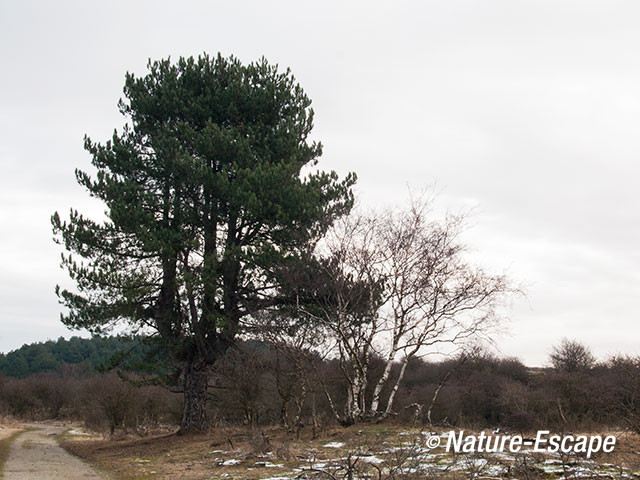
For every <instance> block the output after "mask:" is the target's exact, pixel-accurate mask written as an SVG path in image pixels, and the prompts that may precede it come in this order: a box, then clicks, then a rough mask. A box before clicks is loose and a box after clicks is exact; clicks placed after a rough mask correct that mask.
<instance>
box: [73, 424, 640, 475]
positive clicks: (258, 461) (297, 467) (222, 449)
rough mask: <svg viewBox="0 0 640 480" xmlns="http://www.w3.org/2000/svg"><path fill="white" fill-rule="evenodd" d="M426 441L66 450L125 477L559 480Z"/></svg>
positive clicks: (258, 438) (386, 431)
mask: <svg viewBox="0 0 640 480" xmlns="http://www.w3.org/2000/svg"><path fill="white" fill-rule="evenodd" d="M309 433H310V432H309ZM424 438H425V437H424V436H422V435H421V434H420V431H419V430H417V429H412V428H406V427H399V426H380V425H366V426H356V427H350V428H335V429H330V430H327V431H325V432H324V433H323V435H322V437H321V438H318V439H315V440H314V439H312V438H310V436H303V438H301V439H300V440H297V441H296V440H293V439H292V438H291V436H290V435H288V434H287V432H285V431H283V430H282V429H278V428H268V429H264V430H261V431H259V432H257V433H256V434H255V435H253V436H252V435H250V434H249V433H248V432H247V431H246V430H242V429H233V428H229V429H218V430H216V431H212V432H209V433H206V434H200V435H197V434H192V435H185V436H178V435H175V434H170V435H157V436H153V437H147V438H143V439H139V438H138V439H131V438H129V439H121V440H87V439H86V438H75V439H68V440H65V441H63V443H62V446H63V447H64V448H66V449H67V450H68V451H70V452H71V453H74V454H75V455H78V456H79V457H81V458H83V459H85V460H87V461H89V462H90V463H93V464H94V465H95V466H97V467H98V468H100V469H102V470H105V471H107V472H111V473H112V474H114V477H115V478H122V479H126V480H131V479H160V478H167V479H169V478H190V479H226V480H258V479H269V478H291V479H294V478H297V477H298V478H313V479H318V480H320V479H322V480H324V479H331V478H336V479H341V478H347V474H346V471H347V470H346V469H347V467H348V465H349V463H352V464H355V467H354V469H355V471H356V472H357V474H358V475H357V476H359V477H363V476H364V475H371V476H370V477H367V478H381V479H385V478H386V479H389V480H396V479H402V480H413V479H417V478H420V479H421V480H426V479H429V478H439V479H447V480H454V479H456V480H457V479H467V478H472V477H471V476H470V475H472V474H473V478H503V477H504V478H518V479H520V478H522V479H534V478H539V479H552V478H559V477H558V476H557V475H556V476H554V475H549V474H547V473H545V471H544V470H542V469H540V468H539V467H537V466H535V465H534V464H533V463H532V462H542V461H544V458H542V456H541V458H538V459H537V460H536V459H534V458H533V457H531V456H529V457H527V458H524V457H522V458H519V459H516V460H515V461H514V462H512V463H511V466H510V467H508V468H507V467H505V469H504V471H503V473H501V474H500V473H491V471H492V468H494V469H495V467H498V466H500V465H502V466H504V465H506V464H505V463H504V462H502V461H498V460H497V459H495V458H493V459H492V458H490V457H484V458H481V457H466V458H465V457H463V456H462V455H459V456H457V457H456V456H455V455H449V454H444V452H442V449H440V450H438V451H431V452H429V451H427V452H425V449H424V448H422V447H423V446H424ZM328 445H331V446H328ZM639 451H640V437H639V436H637V435H633V434H625V435H621V436H619V441H618V445H617V446H616V451H615V452H614V453H613V454H610V455H608V456H600V457H599V458H597V460H598V461H599V462H602V463H613V464H616V465H621V466H624V467H626V468H628V469H630V470H631V471H632V472H636V471H638V467H639V465H638V462H639V460H640V455H638V453H637V452H639ZM372 460H374V461H373V462H372ZM376 462H379V463H376ZM483 462H484V463H483ZM394 469H395V471H394ZM474 469H475V471H474V472H472V470H474ZM305 471H306V476H305V475H304V472H305ZM493 471H494V472H495V470H493ZM390 472H391V474H390ZM394 472H395V473H394ZM627 472H628V473H629V471H627ZM379 473H380V476H378V474H379ZM354 478H355V476H354ZM603 478H611V477H603ZM633 478H636V477H633ZM638 478H640V476H639V477H638Z"/></svg>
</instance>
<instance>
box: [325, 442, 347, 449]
mask: <svg viewBox="0 0 640 480" xmlns="http://www.w3.org/2000/svg"><path fill="white" fill-rule="evenodd" d="M323 447H324V448H340V447H344V442H329V443H325V444H324V445H323Z"/></svg>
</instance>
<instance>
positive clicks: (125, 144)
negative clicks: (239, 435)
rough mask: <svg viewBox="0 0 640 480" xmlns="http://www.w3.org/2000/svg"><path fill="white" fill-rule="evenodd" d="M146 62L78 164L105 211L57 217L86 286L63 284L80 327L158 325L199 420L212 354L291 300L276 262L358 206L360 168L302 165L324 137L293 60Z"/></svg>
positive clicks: (190, 420) (192, 424)
mask: <svg viewBox="0 0 640 480" xmlns="http://www.w3.org/2000/svg"><path fill="white" fill-rule="evenodd" d="M148 70H149V71H148V73H147V74H146V75H145V76H143V77H136V76H135V75H133V74H127V76H126V81H125V87H124V97H125V98H124V99H122V100H121V101H120V104H119V106H120V111H121V113H122V114H123V115H124V116H125V117H126V118H127V119H128V123H127V124H126V125H125V127H124V128H123V129H122V131H121V132H117V131H116V132H115V133H114V135H113V137H112V139H111V140H110V141H107V142H106V143H103V144H102V143H97V142H94V141H92V140H91V139H89V138H85V148H86V150H87V151H88V152H89V153H90V154H91V156H92V164H93V166H94V167H95V169H96V173H95V175H90V174H89V173H86V172H85V171H82V170H77V171H76V177H77V180H78V182H79V184H80V185H82V186H83V187H85V188H86V190H87V191H88V192H89V194H90V195H91V196H93V197H96V198H98V199H99V200H101V201H103V202H104V204H105V205H106V207H107V210H106V219H105V220H104V221H98V220H93V219H90V218H87V217H85V216H83V215H82V214H81V213H79V212H78V211H77V210H71V213H70V215H69V218H68V219H67V220H63V219H62V218H61V217H60V215H59V214H58V213H57V212H56V213H55V214H54V215H53V217H52V223H53V229H54V233H55V234H56V239H57V241H58V242H60V243H61V244H63V245H64V247H65V249H66V250H67V252H68V253H67V254H63V257H62V264H63V267H64V268H66V269H67V271H68V273H69V275H70V276H71V278H72V279H73V280H75V284H76V286H77V289H75V290H68V289H65V290H63V289H60V288H58V289H57V292H58V294H59V296H60V298H61V301H62V303H63V304H64V305H66V306H67V307H68V312H67V313H65V314H63V316H62V321H63V322H64V323H65V324H66V325H68V326H70V327H75V328H86V329H88V330H90V331H92V332H94V333H101V332H103V331H105V330H108V329H109V328H110V327H113V326H115V325H119V324H120V325H121V324H127V325H129V326H130V327H132V329H133V330H135V331H138V330H143V331H145V332H149V331H153V332H156V335H155V338H156V339H157V340H158V341H159V342H161V343H162V346H163V348H166V349H167V351H168V352H170V354H171V357H172V359H173V360H174V362H175V364H176V365H177V366H179V368H180V370H181V374H182V376H181V378H182V379H183V387H184V392H185V410H184V416H183V422H182V428H183V429H185V430H186V429H192V428H196V429H201V428H203V427H204V424H205V413H204V412H205V405H204V404H205V400H206V388H207V368H208V366H209V365H211V364H213V363H214V362H215V361H216V359H218V358H219V357H220V356H221V355H222V354H223V353H224V351H225V350H226V349H227V348H229V346H230V345H232V343H233V341H234V339H235V338H236V336H237V335H238V334H240V333H241V332H242V328H243V324H242V318H243V317H245V316H247V315H251V314H255V313H257V312H258V311H260V310H261V309H264V308H266V307H268V306H271V305H273V304H276V303H278V302H286V299H283V298H279V297H278V295H277V288H276V287H277V285H278V281H279V280H278V274H277V273H278V270H279V265H281V264H283V263H286V262H294V261H297V259H298V258H301V257H302V256H303V255H302V253H303V252H305V251H308V250H309V248H311V247H310V246H312V245H313V244H314V243H315V241H317V239H319V238H320V237H321V236H322V234H323V232H324V231H325V230H326V229H327V228H328V227H329V226H330V225H331V224H332V222H333V220H334V219H335V218H337V217H338V216H340V215H342V214H344V213H347V212H348V211H349V209H350V208H351V206H352V203H353V197H352V193H351V190H350V188H351V186H352V185H353V183H354V182H355V175H353V174H350V175H348V176H347V178H345V179H343V180H340V179H339V178H338V176H337V174H336V173H335V172H329V173H326V172H322V171H310V172H309V173H307V174H306V175H303V171H302V170H303V168H305V167H314V166H315V165H316V164H317V161H318V158H319V156H320V155H321V152H322V146H321V144H320V143H317V142H313V141H310V139H309V134H310V132H311V129H312V127H313V110H312V109H311V108H310V105H311V101H310V99H309V98H308V97H307V96H306V95H305V93H304V92H303V90H302V88H301V87H300V86H299V85H298V84H297V83H296V81H295V79H294V77H293V75H292V74H291V73H290V71H289V70H286V71H285V72H280V71H279V70H278V67H277V66H272V65H270V64H269V63H268V62H267V61H266V60H265V59H262V60H260V61H258V62H255V63H251V64H249V65H243V64H242V63H241V62H240V61H239V60H238V59H236V58H234V57H229V58H225V57H222V56H220V55H218V56H217V57H215V58H212V57H209V56H208V55H203V56H200V57H198V58H197V59H194V58H180V59H179V60H178V61H177V62H175V63H173V62H172V61H171V60H170V59H167V60H161V61H156V62H151V61H150V62H149V64H148ZM310 170H311V169H310Z"/></svg>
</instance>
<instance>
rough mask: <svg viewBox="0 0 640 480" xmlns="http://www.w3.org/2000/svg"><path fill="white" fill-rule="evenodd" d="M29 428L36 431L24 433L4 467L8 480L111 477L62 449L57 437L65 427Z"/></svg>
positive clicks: (69, 479)
mask: <svg viewBox="0 0 640 480" xmlns="http://www.w3.org/2000/svg"><path fill="white" fill-rule="evenodd" d="M29 427H32V428H35V429H36V430H33V431H28V432H25V433H22V434H21V435H20V436H18V438H17V439H16V440H15V441H14V442H13V445H11V450H10V452H9V458H8V459H7V462H6V463H5V465H4V480H31V479H33V480H42V479H52V480H56V479H65V480H76V479H85V478H96V479H106V478H107V477H105V476H104V475H101V474H98V473H96V472H95V470H93V469H92V468H91V467H90V466H89V465H87V464H86V463H84V462H83V461H82V460H80V459H79V458H76V457H74V456H73V455H70V454H69V453H67V452H65V451H64V450H63V449H62V448H60V447H59V446H58V443H57V442H56V437H55V436H56V435H57V434H59V433H63V432H64V431H65V430H66V428H65V427H57V426H52V425H29Z"/></svg>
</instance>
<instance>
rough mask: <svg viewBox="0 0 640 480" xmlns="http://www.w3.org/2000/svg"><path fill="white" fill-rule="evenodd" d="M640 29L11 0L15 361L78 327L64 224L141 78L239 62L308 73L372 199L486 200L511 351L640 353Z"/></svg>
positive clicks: (464, 7) (5, 94)
mask: <svg viewBox="0 0 640 480" xmlns="http://www.w3.org/2000/svg"><path fill="white" fill-rule="evenodd" d="M638 25H640V3H638V2H635V1H628V2H617V1H613V0H604V1H598V2H593V1H585V0H580V1H558V0H553V1H544V0H533V1H517V0H504V1H492V0H482V1H455V0H446V1H439V2H428V1H427V2H417V1H415V2H401V1H394V2H384V3H383V2H372V1H370V0H369V1H358V2H344V1H342V2H333V1H322V2H319V1H318V2H313V4H312V3H311V2H301V1H299V0H298V1H290V2H272V1H256V2H241V1H236V2H229V1H224V2H222V1H220V2H218V1H207V2H204V1H203V2H188V1H184V2H162V1H157V0H156V1H144V2H143V1H138V2H136V1H132V0H129V1H126V2H122V1H114V0H110V1H103V2H88V1H86V0H83V1H78V2H66V1H65V2H62V1H56V2H50V1H42V2H32V1H24V0H20V1H3V2H1V3H0V60H1V65H2V74H1V75H0V162H1V166H2V170H1V172H2V173H1V175H0V225H2V234H1V235H0V351H5V352H6V351H9V350H11V349H14V348H17V347H19V346H21V345H22V344H23V343H28V342H32V341H36V340H46V339H49V338H57V337H59V336H61V335H63V336H69V335H71V334H72V333H71V332H69V331H68V330H66V328H65V327H64V326H63V325H62V324H61V323H60V322H59V320H58V316H59V312H60V308H61V307H59V305H58V303H57V298H56V297H55V294H54V287H55V285H56V283H65V282H66V280H65V273H64V272H63V271H62V270H60V269H59V267H58V263H59V254H60V250H59V248H58V247H57V246H56V245H54V244H53V242H52V240H51V238H52V234H51V227H50V222H49V217H50V216H51V214H52V213H53V212H54V211H55V210H59V211H61V212H67V211H68V209H69V208H70V207H71V206H73V207H76V208H78V209H80V210H84V211H98V212H99V211H100V206H99V205H98V206H96V205H95V204H92V203H90V202H89V200H88V198H87V196H86V194H85V193H84V191H83V190H82V189H81V188H80V187H79V186H77V185H76V183H75V179H74V174H73V172H74V169H75V168H76V167H80V168H87V167H88V165H89V162H90V157H89V155H88V154H87V153H86V152H84V150H83V147H82V145H83V136H84V135H85V133H86V134H89V135H90V136H91V137H92V139H94V140H99V141H104V140H105V139H107V138H108V137H109V136H110V135H111V133H112V131H113V129H114V128H116V127H117V128H120V127H121V126H122V124H123V119H122V117H121V116H120V114H119V113H118V110H117V101H118V99H119V98H120V97H121V94H122V86H123V84H124V75H125V72H127V71H130V72H134V73H136V74H138V75H143V74H145V66H146V63H147V60H148V59H149V58H152V59H160V58H166V57H167V56H171V57H172V58H177V57H178V56H189V55H198V54H200V53H202V52H208V53H210V54H216V53H217V52H221V53H222V54H223V55H230V54H233V55H235V56H237V57H239V58H240V59H241V60H242V61H243V62H250V61H253V60H256V59H258V58H259V57H261V56H263V55H264V56H265V57H266V58H267V59H268V60H269V61H270V62H271V63H278V64H279V65H280V66H282V67H290V68H291V70H292V72H293V74H294V75H295V76H296V78H297V79H298V81H299V82H300V84H301V85H302V87H303V88H304V89H305V91H306V93H307V94H308V95H309V97H310V98H311V99H312V100H313V107H314V110H315V112H316V121H315V124H316V128H315V130H314V138H316V139H319V140H321V141H322V142H323V144H324V147H325V148H324V155H323V157H322V159H321V162H320V166H321V167H322V168H324V169H335V170H337V171H339V172H341V173H343V174H344V173H346V172H348V171H355V172H357V174H358V176H359V181H358V186H357V194H358V196H359V198H360V203H361V204H362V205H364V206H380V205H385V204H389V205H391V204H400V203H401V202H402V201H403V199H404V198H406V194H407V186H409V187H411V189H413V190H420V189H422V188H425V187H427V186H429V185H433V184H436V185H437V189H438V191H439V192H440V196H439V205H441V206H443V208H450V209H452V210H457V209H460V208H464V209H467V208H473V209H474V211H475V214H474V216H473V218H472V222H471V223H472V228H471V230H470V231H469V232H468V233H467V237H466V239H467V241H468V242H469V244H470V245H471V246H472V247H473V249H474V252H475V254H474V258H475V259H476V260H477V261H478V262H479V263H482V264H483V265H484V266H486V267H487V268H489V269H492V270H494V271H498V272H500V271H503V270H505V269H506V270H507V271H508V272H509V274H510V275H511V276H512V278H514V279H515V280H516V281H518V282H520V283H523V284H524V285H525V287H526V293H527V296H526V298H520V299H516V300H515V301H514V302H513V305H512V307H511V308H510V310H509V311H508V315H509V317H510V321H509V323H508V324H507V327H508V330H509V333H508V334H507V335H505V336H503V337H500V338H498V339H497V342H498V344H499V346H500V353H501V354H503V355H516V356H518V357H520V358H521V359H522V360H524V361H525V362H526V363H528V364H530V365H542V364H544V363H545V362H546V359H547V356H548V353H549V350H550V348H551V346H552V345H554V344H556V343H558V341H559V340H560V339H561V338H562V337H565V336H566V337H570V338H575V339H577V340H580V341H582V342H584V343H586V344H588V345H589V346H591V347H592V349H593V351H594V353H595V354H596V355H597V356H599V357H600V358H604V357H606V356H608V355H611V354H615V353H620V352H626V353H630V354H638V353H640V352H639V351H638V333H639V329H640V327H639V324H638V307H637V301H638V299H639V298H640V209H639V208H638V206H639V204H640V189H639V188H638V183H639V181H638V178H639V175H640V163H639V162H638V159H639V158H640V141H639V138H640V136H639V133H640V28H638ZM96 208H97V210H96Z"/></svg>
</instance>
